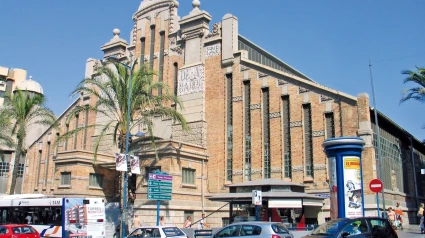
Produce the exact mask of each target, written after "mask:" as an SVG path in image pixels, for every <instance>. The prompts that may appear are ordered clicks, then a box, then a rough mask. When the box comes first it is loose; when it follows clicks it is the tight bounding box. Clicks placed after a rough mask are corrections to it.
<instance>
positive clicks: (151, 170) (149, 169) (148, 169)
mask: <svg viewBox="0 0 425 238" xmlns="http://www.w3.org/2000/svg"><path fill="white" fill-rule="evenodd" d="M155 172H161V167H146V175H145V179H146V182H148V180H149V174H150V173H151V174H154V173H155Z"/></svg>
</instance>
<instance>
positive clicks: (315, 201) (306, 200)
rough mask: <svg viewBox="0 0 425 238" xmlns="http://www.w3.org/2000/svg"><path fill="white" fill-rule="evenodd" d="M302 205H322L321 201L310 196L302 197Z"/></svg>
mask: <svg viewBox="0 0 425 238" xmlns="http://www.w3.org/2000/svg"><path fill="white" fill-rule="evenodd" d="M303 206H317V207H321V206H323V201H322V200H318V199H311V198H304V199H303Z"/></svg>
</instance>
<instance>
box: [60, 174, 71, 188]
mask: <svg viewBox="0 0 425 238" xmlns="http://www.w3.org/2000/svg"><path fill="white" fill-rule="evenodd" d="M61 185H71V172H62V173H61Z"/></svg>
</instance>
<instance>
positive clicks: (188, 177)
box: [182, 168, 195, 184]
mask: <svg viewBox="0 0 425 238" xmlns="http://www.w3.org/2000/svg"><path fill="white" fill-rule="evenodd" d="M182 183H184V184H195V170H194V169H189V168H183V169H182Z"/></svg>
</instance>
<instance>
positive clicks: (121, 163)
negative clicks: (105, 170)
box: [115, 153, 127, 171]
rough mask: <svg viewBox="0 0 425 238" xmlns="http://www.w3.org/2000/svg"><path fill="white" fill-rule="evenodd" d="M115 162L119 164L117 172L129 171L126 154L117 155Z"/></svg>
mask: <svg viewBox="0 0 425 238" xmlns="http://www.w3.org/2000/svg"><path fill="white" fill-rule="evenodd" d="M115 161H116V163H117V168H116V171H127V161H126V159H125V154H119V153H116V154H115Z"/></svg>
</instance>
